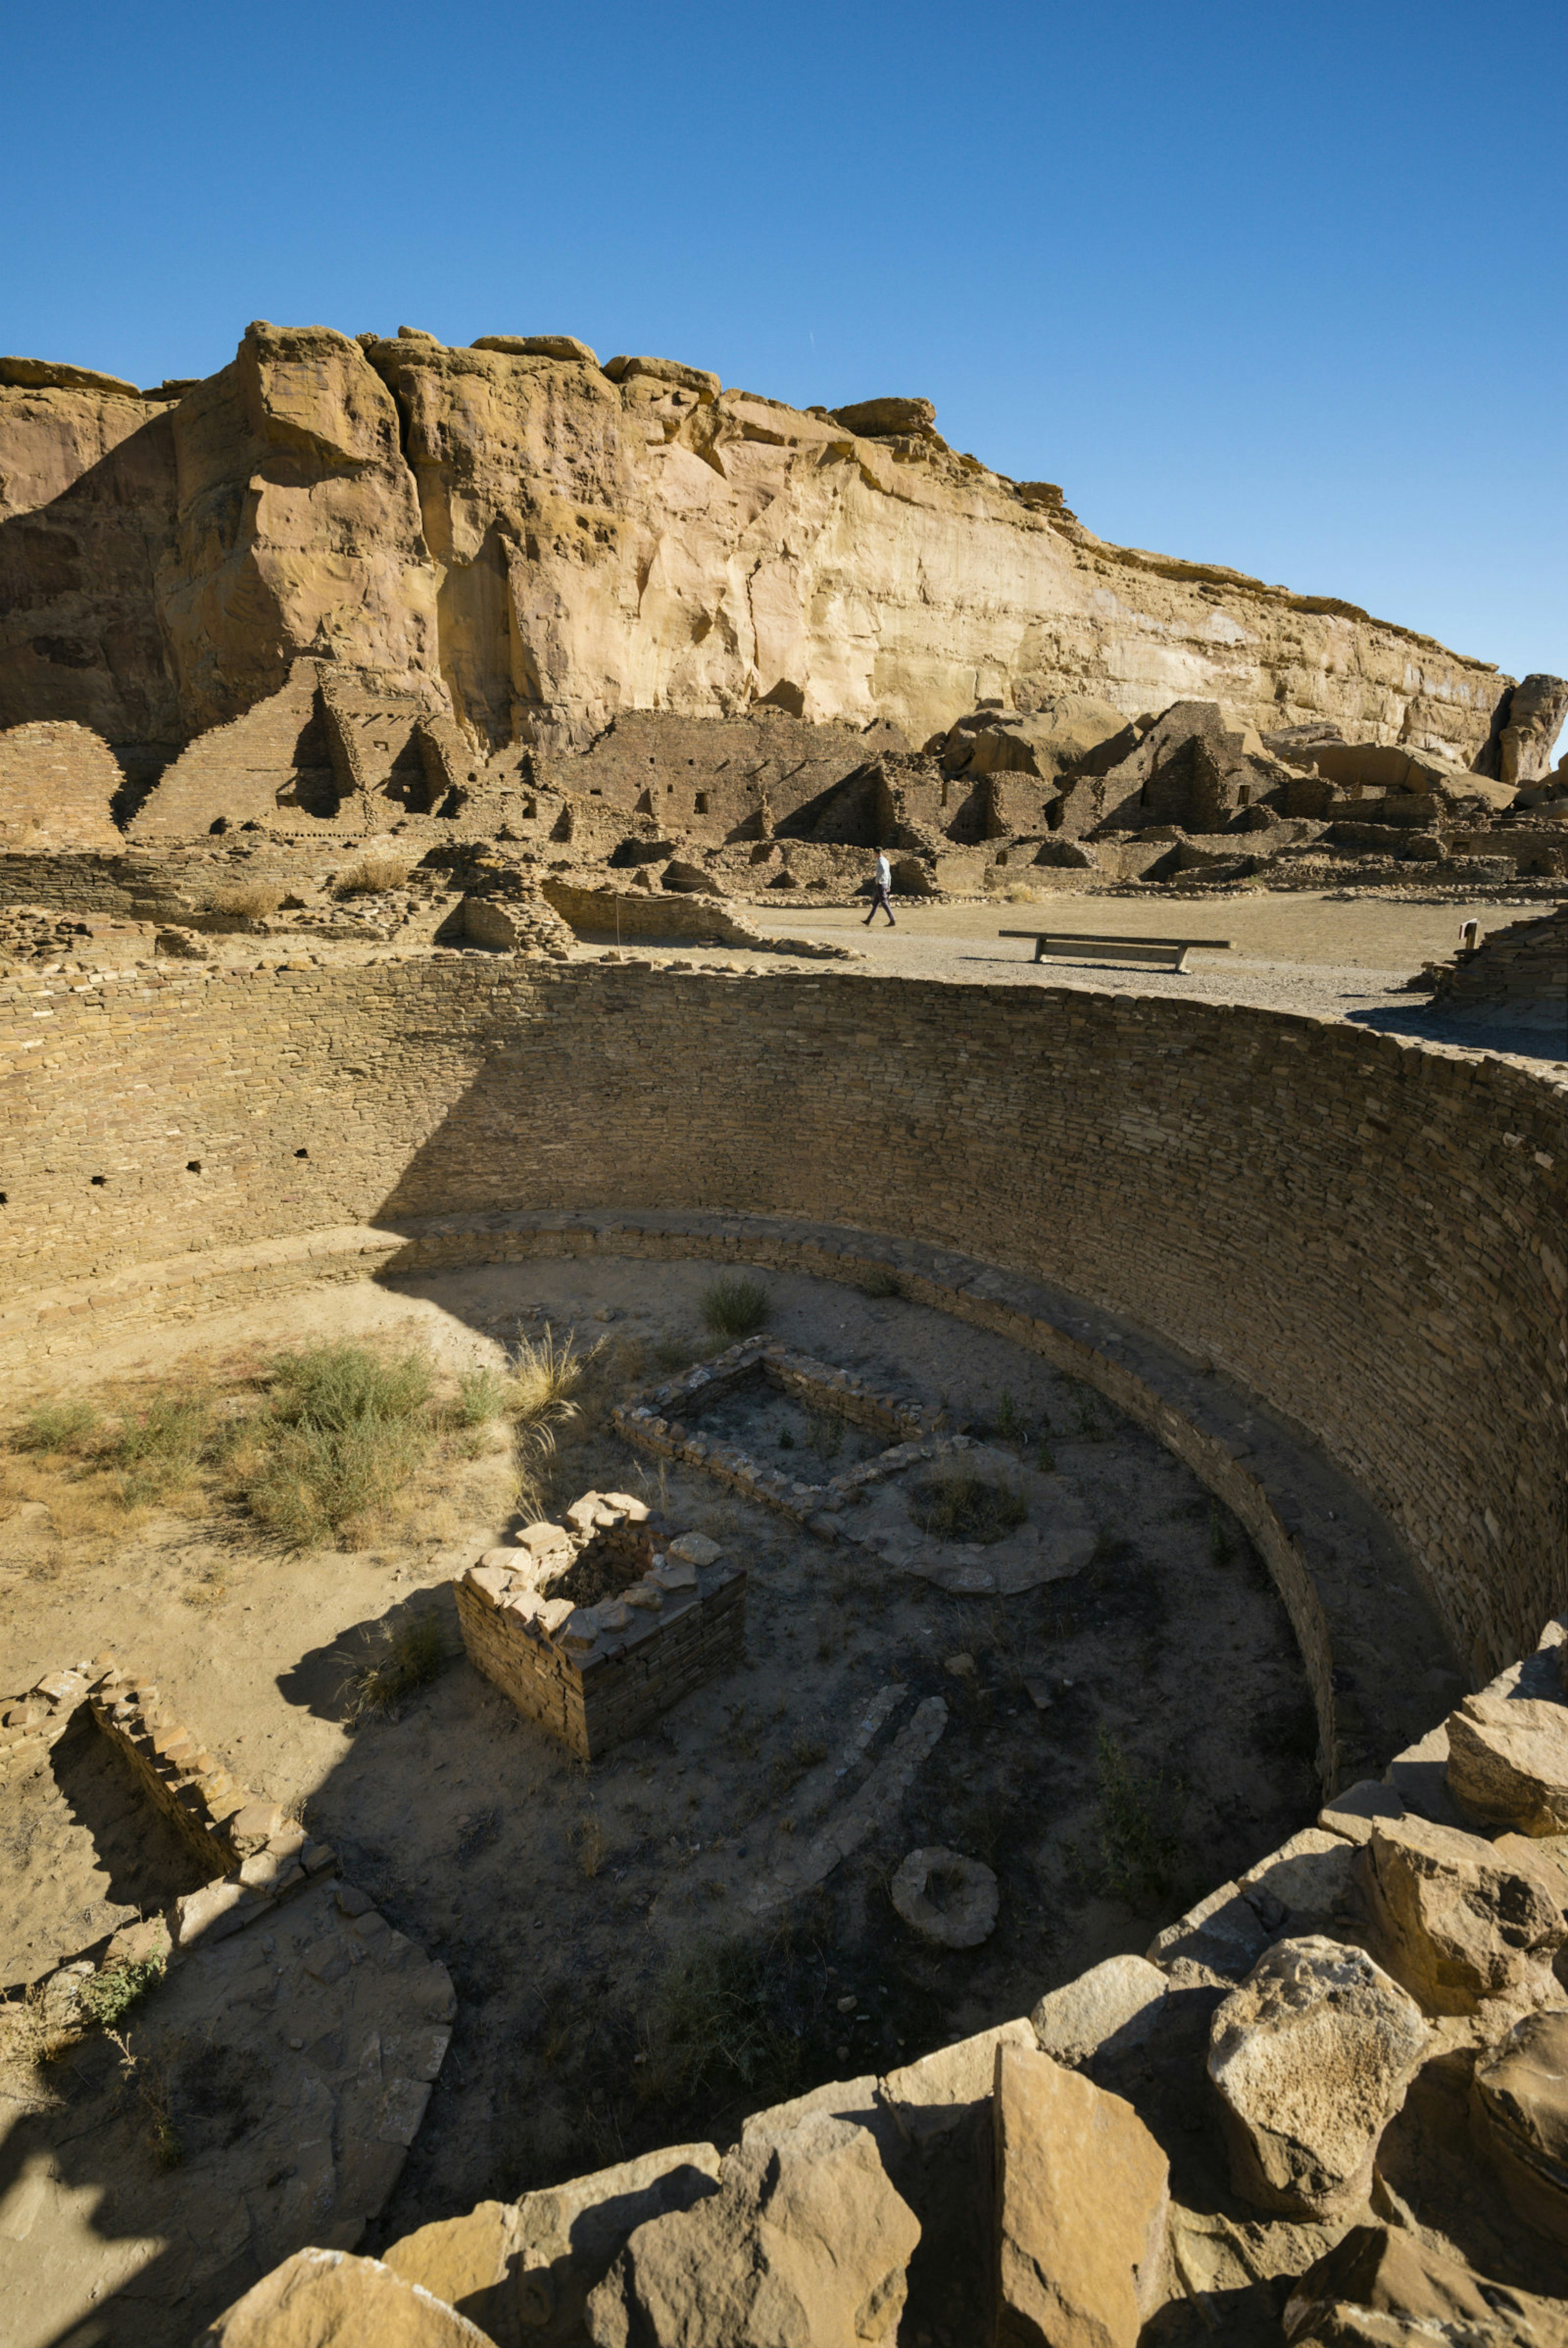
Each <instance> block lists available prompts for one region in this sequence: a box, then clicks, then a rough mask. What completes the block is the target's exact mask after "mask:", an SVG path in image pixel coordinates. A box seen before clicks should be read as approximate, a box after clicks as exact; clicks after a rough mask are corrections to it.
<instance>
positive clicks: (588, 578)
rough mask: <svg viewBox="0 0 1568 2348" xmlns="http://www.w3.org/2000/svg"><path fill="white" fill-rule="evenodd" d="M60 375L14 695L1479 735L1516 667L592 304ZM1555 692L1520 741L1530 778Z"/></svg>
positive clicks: (51, 383)
mask: <svg viewBox="0 0 1568 2348" xmlns="http://www.w3.org/2000/svg"><path fill="white" fill-rule="evenodd" d="M31 373H32V376H36V378H37V379H36V380H34V379H24V378H25V377H28V376H29V370H28V367H27V366H26V365H25V364H23V365H22V374H21V375H20V376H19V375H18V374H17V373H16V371H15V366H13V368H12V372H11V373H10V375H9V376H7V377H6V378H5V380H4V381H0V482H3V483H4V484H5V487H4V489H0V576H3V577H4V578H5V582H6V590H7V592H6V598H5V603H6V611H5V620H4V624H3V625H0V724H4V725H15V724H20V723H25V722H26V721H29V720H35V719H67V720H74V721H76V722H77V723H79V724H83V725H88V726H93V727H94V728H95V729H96V730H97V731H98V732H100V733H102V734H103V735H105V736H107V737H108V738H109V739H111V740H113V741H115V742H117V743H133V744H151V743H155V742H157V743H161V744H163V745H164V746H166V747H173V746H175V745H177V744H178V743H179V741H181V739H183V738H188V737H189V736H190V735H191V733H192V732H193V731H195V730H197V729H199V728H201V727H204V726H214V725H221V724H224V723H226V722H228V721H230V720H232V719H233V718H234V717H236V716H240V715H241V714H242V712H244V711H245V710H247V709H249V708H250V707H251V706H252V705H253V704H255V703H256V702H258V701H259V700H261V699H263V697H264V696H266V695H270V694H273V693H275V692H276V691H277V690H279V688H280V687H281V686H282V685H283V684H284V681H285V679H286V677H287V675H288V672H289V667H290V664H291V663H292V662H293V661H294V660H295V659H297V658H299V657H302V656H305V655H308V656H310V657H311V658H313V659H326V660H335V661H338V662H341V663H344V664H347V665H349V666H351V667H354V668H356V669H358V670H360V671H363V672H366V673H367V674H368V673H374V674H375V675H377V676H379V677H381V678H382V679H383V680H386V681H390V682H392V683H394V684H396V685H397V686H398V687H399V688H400V689H403V690H407V691H414V690H416V689H420V690H427V691H433V692H434V693H435V695H437V697H438V700H439V701H440V703H441V704H442V705H443V706H444V707H445V708H447V709H449V712H450V715H451V716H452V717H455V718H456V719H457V721H458V722H459V725H460V726H463V727H464V728H465V729H466V730H467V733H468V736H469V740H470V742H472V743H473V744H475V745H478V746H481V747H483V748H485V749H486V750H493V749H496V748H498V747H502V746H506V745H510V744H512V743H514V742H515V743H526V744H530V745H533V746H537V747H544V748H546V749H552V748H563V747H583V745H585V744H586V743H587V742H588V741H590V740H592V739H593V736H595V735H596V734H597V733H598V732H599V731H600V730H601V729H602V728H603V726H604V725H605V723H606V721H607V720H608V719H609V718H610V717H611V716H614V713H615V712H616V711H617V710H622V709H660V710H667V711H675V712H678V713H682V714H686V715H690V716H708V717H717V716H727V715H732V714H734V713H737V712H743V711H745V710H746V709H748V707H751V706H752V705H756V704H758V703H767V704H769V705H772V706H775V707H779V708H787V709H789V710H791V711H793V712H794V713H795V715H797V716H803V717H806V718H809V719H812V720H830V719H843V720H845V721H847V722H848V723H850V724H852V725H855V726H864V725H865V724H866V723H867V722H868V721H869V720H871V719H872V718H874V717H877V716H885V717H888V718H890V719H892V720H893V721H894V722H896V723H897V724H899V725H901V726H903V727H904V728H905V729H906V730H907V732H908V734H909V736H910V738H911V739H912V740H913V741H915V742H923V741H924V740H926V739H928V738H929V737H930V736H932V735H933V734H934V733H937V732H940V733H942V734H943V735H945V734H946V732H947V731H948V729H949V728H950V727H951V726H954V723H955V722H956V720H957V719H958V718H960V717H961V716H964V715H965V713H966V712H968V711H971V710H973V709H974V708H975V704H976V702H977V701H979V702H982V703H984V702H986V701H992V700H995V701H996V702H998V703H1000V704H1003V705H1006V706H1007V707H1008V708H1010V710H1011V711H1012V712H1013V713H1014V715H1015V716H1029V715H1030V714H1031V713H1035V712H1037V711H1041V710H1044V709H1047V708H1056V709H1057V710H1060V709H1061V708H1062V707H1063V706H1065V702H1066V701H1071V700H1073V699H1075V697H1076V699H1077V700H1078V701H1079V702H1098V703H1102V704H1105V705H1108V706H1109V709H1110V711H1111V712H1112V715H1113V716H1114V715H1116V714H1117V713H1119V715H1120V716H1121V717H1122V718H1124V719H1126V718H1132V717H1135V716H1138V715H1139V714H1140V713H1141V712H1144V711H1147V710H1150V709H1158V708H1161V707H1162V706H1164V705H1167V704H1168V703H1170V702H1171V701H1173V700H1175V699H1176V698H1178V697H1179V696H1181V695H1194V696H1198V697H1201V698H1202V697H1208V696H1212V697H1213V698H1215V699H1218V700H1221V701H1224V702H1226V703H1227V704H1232V705H1234V706H1235V707H1236V709H1237V710H1238V711H1239V712H1240V713H1242V715H1243V718H1244V720H1245V721H1246V722H1247V723H1250V724H1252V725H1253V726H1259V727H1262V726H1274V727H1276V728H1277V727H1279V726H1285V727H1287V728H1288V727H1289V726H1293V725H1296V726H1299V725H1301V724H1304V723H1305V724H1310V723H1312V722H1313V721H1314V720H1326V721H1329V722H1331V723H1335V724H1337V725H1339V726H1341V727H1342V728H1343V729H1344V731H1345V733H1346V736H1347V737H1348V738H1352V739H1365V740H1374V741H1377V742H1382V743H1399V744H1402V745H1404V746H1406V747H1408V748H1410V749H1413V750H1434V751H1438V752H1440V753H1442V754H1443V755H1444V756H1445V757H1451V758H1455V759H1457V760H1458V761H1459V763H1460V764H1461V765H1468V764H1469V763H1470V759H1471V757H1473V756H1475V755H1476V754H1477V753H1478V752H1480V750H1481V749H1482V747H1483V746H1488V745H1489V744H1491V739H1492V737H1491V728H1492V726H1493V721H1494V716H1495V715H1496V713H1497V712H1498V709H1499V705H1500V703H1501V702H1504V701H1506V699H1507V696H1508V694H1509V691H1510V683H1509V680H1508V679H1506V678H1504V677H1501V676H1499V675H1498V674H1497V672H1496V671H1495V670H1494V669H1492V668H1491V667H1490V666H1489V665H1488V664H1485V663H1482V662H1477V661H1470V660H1466V659H1463V658H1461V657H1460V656H1459V655H1457V654H1451V653H1449V652H1447V651H1445V650H1444V648H1443V647H1442V646H1441V645H1439V644H1433V643H1432V642H1431V641H1430V640H1429V638H1425V637H1420V636H1416V635H1412V634H1411V633H1409V632H1408V630H1405V629H1402V628H1399V627H1397V626H1391V625H1389V624H1387V623H1384V622H1381V621H1377V620H1373V619H1371V618H1369V617H1368V616H1367V614H1366V613H1361V612H1359V611H1357V610H1356V609H1355V607H1354V606H1351V605H1348V604H1343V603H1337V602H1332V601H1329V600H1327V599H1325V598H1322V597H1315V596H1305V595H1294V594H1291V593H1289V592H1286V591H1285V590H1284V589H1282V588H1275V587H1270V586H1267V585H1265V584H1264V582H1262V581H1258V580H1253V579H1248V578H1245V577H1243V575H1242V574H1241V573H1239V572H1227V571H1223V570H1220V569H1217V568H1215V567H1214V566H1212V565H1205V564H1196V563H1191V562H1186V561H1181V560H1180V559H1178V558H1175V557H1171V556H1164V555H1154V554H1148V553H1144V552H1141V551H1138V550H1135V549H1129V548H1123V547H1115V546H1110V545H1109V544H1106V543H1105V542H1103V541H1100V540H1099V539H1097V538H1095V537H1093V536H1092V535H1091V533H1090V532H1089V531H1088V530H1084V529H1082V528H1081V527H1080V526H1079V525H1078V523H1077V522H1076V521H1074V520H1072V518H1071V517H1070V516H1069V515H1068V512H1067V510H1066V509H1065V508H1063V507H1062V506H1061V504H1060V500H1059V496H1057V498H1056V499H1055V500H1054V502H1053V501H1052V500H1051V499H1046V500H1044V501H1042V499H1040V497H1039V496H1038V495H1037V494H1035V493H1037V492H1038V491H1040V490H1042V489H1045V488H1047V486H1048V485H1045V484H1030V483H1026V484H1023V485H1021V486H1019V485H1016V484H1015V483H1013V482H1011V481H1009V480H1006V479H1004V478H1002V477H1001V476H999V475H997V474H995V473H993V472H992V471H990V470H989V469H987V467H986V466H985V465H984V464H982V463H981V462H980V461H979V460H978V459H976V458H973V457H966V456H961V455H959V454H956V453H955V452H954V451H953V450H952V449H950V448H947V446H946V444H945V443H944V441H943V440H942V439H941V438H940V436H939V435H938V434H937V432H936V430H935V427H934V422H933V421H932V417H933V414H934V411H933V410H932V409H931V407H930V403H929V402H928V401H923V400H912V399H897V400H891V401H874V402H870V403H866V404H863V405H862V406H861V407H855V408H846V409H844V410H842V411H841V413H840V415H839V416H838V417H833V416H829V415H826V414H822V413H809V412H803V411H801V410H799V409H797V408H791V407H787V406H785V405H784V404H783V403H782V402H780V401H777V400H772V399H769V398H766V397H763V396H759V395H756V394H752V393H748V392H742V391H736V390H727V391H726V390H723V389H721V388H720V386H719V383H718V379H717V377H716V376H712V375H710V374H708V373H707V371H706V370H704V369H702V368H699V367H691V366H685V365H682V364H680V363H679V362H676V361H672V360H667V359H660V358H653V357H637V358H623V359H615V360H612V361H610V362H609V364H608V366H606V367H605V368H604V369H603V370H602V369H601V368H600V367H599V366H596V365H595V364H594V362H593V354H592V353H591V352H590V351H589V350H588V349H587V347H586V345H579V344H576V343H575V342H574V341H573V338H572V337H570V336H565V335H548V336H528V335H521V336H511V335H487V336H485V337H483V338H482V339H481V341H480V343H478V344H476V345H472V346H469V347H464V348H447V347H445V346H443V345H441V344H439V343H438V342H436V341H435V340H434V338H433V337H430V336H428V335H423V334H412V333H410V334H409V335H397V336H393V337H390V338H387V339H384V340H377V339H376V338H375V337H369V338H366V341H364V342H361V341H360V340H358V339H356V338H354V337H351V336H349V335H342V334H338V333H336V332H335V331H334V330H332V329H330V328H326V327H286V326H274V325H273V324H269V323H267V322H266V321H258V322H256V324H253V325H252V326H251V327H250V328H248V329H247V331H246V333H245V335H244V337H243V339H242V343H241V345H240V348H239V351H238V353H237V355H236V356H235V358H234V360H233V361H232V363H231V364H230V365H229V366H226V367H224V368H222V369H221V370H220V371H219V373H218V374H216V375H214V376H210V377H208V378H207V379H206V380H205V381H203V382H201V383H194V384H191V385H188V386H179V387H176V388H175V389H172V390H171V394H170V396H143V395H140V394H138V393H137V392H136V391H135V389H134V387H133V386H129V385H119V384H116V383H115V382H114V381H113V380H112V379H110V378H107V377H100V376H92V375H91V374H90V373H89V372H88V371H87V370H82V369H77V370H62V369H59V368H49V367H46V366H43V367H35V368H33V369H32V371H31ZM612 376H614V379H612ZM67 377H69V378H70V379H69V380H67ZM1547 682H1548V683H1550V682H1552V681H1550V680H1548V681H1547ZM1064 697H1065V700H1064ZM1539 700H1540V695H1536V696H1535V698H1534V699H1532V698H1531V697H1530V695H1526V694H1525V693H1524V691H1523V688H1521V689H1520V693H1519V695H1516V696H1515V706H1514V722H1513V724H1512V725H1511V727H1510V728H1509V729H1508V732H1507V736H1506V740H1505V741H1504V743H1503V752H1504V753H1505V754H1506V755H1507V756H1508V757H1510V758H1511V760H1512V763H1513V766H1514V767H1516V768H1517V770H1518V771H1519V773H1520V774H1524V773H1526V772H1527V771H1532V770H1533V765H1532V762H1538V757H1539V755H1541V754H1540V753H1539V750H1538V744H1537V736H1540V738H1541V739H1542V740H1544V739H1545V734H1544V730H1543V729H1544V727H1545V725H1546V724H1547V722H1548V720H1549V716H1550V712H1549V711H1548V712H1547V713H1546V715H1545V716H1537V714H1536V704H1537V702H1538V701H1539ZM1048 730H1049V729H1047V731H1048ZM1040 747H1042V746H1040V745H1035V746H1034V747H1033V749H1032V750H1031V751H1030V762H1032V763H1037V760H1036V758H1035V752H1036V751H1037V750H1038V749H1039V748H1040ZM1044 747H1046V748H1047V750H1048V748H1049V746H1048V745H1046V746H1044ZM1019 755H1020V753H1019V752H1018V751H1017V750H1016V749H1015V748H1009V749H1007V750H1006V751H1005V752H1004V753H1003V754H1002V756H1003V762H1004V763H1005V764H1008V763H1011V762H1012V760H1013V759H1014V758H1015V757H1018V756H1019ZM1491 755H1493V756H1496V755H1500V753H1499V752H1498V750H1497V748H1496V746H1495V745H1493V746H1492V749H1491ZM1047 763H1048V758H1047Z"/></svg>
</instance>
